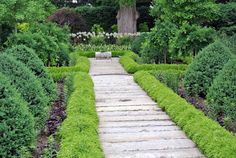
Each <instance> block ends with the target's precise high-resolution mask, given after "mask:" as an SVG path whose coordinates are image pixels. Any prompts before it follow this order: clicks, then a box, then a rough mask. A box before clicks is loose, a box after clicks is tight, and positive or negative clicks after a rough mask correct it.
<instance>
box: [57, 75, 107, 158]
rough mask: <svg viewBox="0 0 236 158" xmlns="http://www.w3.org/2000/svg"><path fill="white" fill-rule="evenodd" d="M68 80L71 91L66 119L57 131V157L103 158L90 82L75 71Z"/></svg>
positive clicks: (90, 80) (91, 82)
mask: <svg viewBox="0 0 236 158" xmlns="http://www.w3.org/2000/svg"><path fill="white" fill-rule="evenodd" d="M71 77H72V78H73V92H72V94H71V96H70V97H69V100H68V104H67V110H66V112H67V118H66V120H65V121H64V122H63V124H62V126H61V129H60V132H59V135H60V138H61V145H60V151H59V153H58V158H64V157H80V158H88V157H96V158H103V157H104V155H103V152H102V149H101V146H100V141H99V137H98V131H97V130H98V116H97V113H96V107H95V94H94V89H93V81H92V79H91V77H90V76H89V75H88V74H87V73H84V72H78V73H77V74H75V75H73V76H71ZM78 100H79V101H78Z"/></svg>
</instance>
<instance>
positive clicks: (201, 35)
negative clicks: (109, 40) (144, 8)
mask: <svg viewBox="0 0 236 158" xmlns="http://www.w3.org/2000/svg"><path fill="white" fill-rule="evenodd" d="M151 8H152V9H151V15H152V16H153V17H155V18H156V20H157V21H156V26H155V27H156V29H153V30H152V31H151V32H155V31H157V30H158V31H159V33H157V34H155V33H153V34H152V35H153V36H154V37H152V36H150V38H147V40H149V43H150V45H151V46H152V47H153V46H154V47H156V48H162V49H158V50H160V51H162V53H161V52H158V53H159V54H164V55H165V56H167V57H173V56H176V57H178V56H179V55H180V54H187V55H191V54H197V52H198V51H199V50H200V49H201V48H203V47H204V46H206V45H207V44H209V43H211V42H212V41H213V37H214V36H212V34H213V33H214V31H213V30H212V29H210V28H207V27H206V26H204V25H205V23H208V22H210V21H212V20H213V19H214V18H216V17H217V15H218V11H219V8H218V6H217V4H216V3H215V2H214V0H204V1H191V2H190V1H188V0H176V1H170V0H154V2H153V6H152V7H151ZM166 23H168V24H172V25H173V26H175V27H165V26H166ZM163 26H164V27H163ZM176 28H177V30H178V31H175V29H176ZM172 29H173V30H172ZM161 32H162V33H161ZM165 32H166V33H165ZM169 32H173V33H174V34H173V33H169ZM153 38H154V39H159V40H158V41H159V42H155V40H152V39H153ZM163 48H164V49H163ZM145 56H148V54H147V55H145ZM165 58H166V57H165ZM156 60H158V59H156ZM165 61H166V60H163V62H165Z"/></svg>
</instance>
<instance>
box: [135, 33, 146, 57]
mask: <svg viewBox="0 0 236 158" xmlns="http://www.w3.org/2000/svg"><path fill="white" fill-rule="evenodd" d="M147 35H148V34H147V33H142V34H141V35H140V36H138V37H136V38H135V39H134V41H133V43H132V45H131V50H132V51H134V52H135V53H137V54H139V53H140V51H141V47H142V44H143V43H144V41H145V39H146V36H147Z"/></svg>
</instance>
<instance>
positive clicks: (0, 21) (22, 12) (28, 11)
mask: <svg viewBox="0 0 236 158" xmlns="http://www.w3.org/2000/svg"><path fill="white" fill-rule="evenodd" d="M54 9H55V7H54V6H53V5H52V4H51V2H50V1H49V0H37V1H35V0H7V1H0V37H1V39H0V42H1V43H3V42H4V41H5V39H6V37H7V36H8V35H9V34H10V33H11V32H13V31H14V30H15V31H16V30H17V24H19V23H34V22H37V21H44V20H45V18H46V17H47V16H49V15H50V14H51V12H52V11H53V10H54ZM36 17H37V18H36ZM6 31H7V32H6ZM1 43H0V44H1Z"/></svg>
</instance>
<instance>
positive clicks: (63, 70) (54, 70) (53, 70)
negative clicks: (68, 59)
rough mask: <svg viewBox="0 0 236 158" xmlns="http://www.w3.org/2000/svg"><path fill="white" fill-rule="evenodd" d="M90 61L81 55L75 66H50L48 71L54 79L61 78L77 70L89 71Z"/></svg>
mask: <svg viewBox="0 0 236 158" xmlns="http://www.w3.org/2000/svg"><path fill="white" fill-rule="evenodd" d="M89 69H90V61H89V59H88V58H87V57H84V56H79V57H78V58H77V59H76V63H75V65H74V66H70V67H48V71H49V73H50V74H51V76H52V77H53V79H54V80H56V81H57V80H59V79H61V78H63V77H66V76H67V75H69V74H72V73H75V72H80V71H81V72H87V73H88V72H89Z"/></svg>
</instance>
